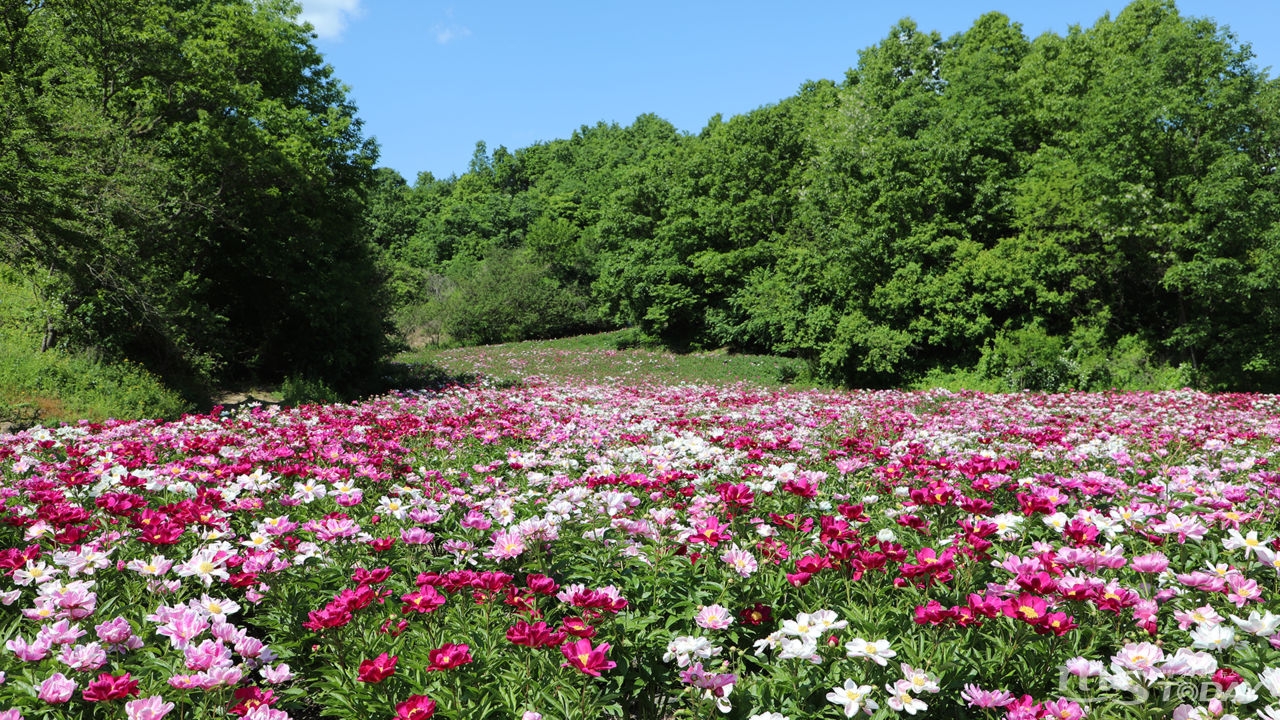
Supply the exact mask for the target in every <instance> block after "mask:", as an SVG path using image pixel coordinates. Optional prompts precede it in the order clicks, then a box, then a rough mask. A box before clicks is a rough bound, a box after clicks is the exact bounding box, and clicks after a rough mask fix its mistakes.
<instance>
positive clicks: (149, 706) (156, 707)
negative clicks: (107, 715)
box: [124, 695, 174, 720]
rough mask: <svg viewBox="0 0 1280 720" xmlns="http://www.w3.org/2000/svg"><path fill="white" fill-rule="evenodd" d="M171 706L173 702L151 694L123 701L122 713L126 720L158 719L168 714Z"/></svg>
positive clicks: (171, 708)
mask: <svg viewBox="0 0 1280 720" xmlns="http://www.w3.org/2000/svg"><path fill="white" fill-rule="evenodd" d="M173 707H174V706H173V703H171V702H165V701H164V698H162V697H160V696H159V695H152V696H151V697H148V698H143V699H141V700H131V701H129V702H127V703H125V704H124V713H125V716H126V717H127V718H128V720H160V718H163V717H164V716H165V715H168V714H169V711H170V710H173Z"/></svg>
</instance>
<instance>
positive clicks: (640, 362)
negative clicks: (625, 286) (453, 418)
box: [397, 330, 802, 387]
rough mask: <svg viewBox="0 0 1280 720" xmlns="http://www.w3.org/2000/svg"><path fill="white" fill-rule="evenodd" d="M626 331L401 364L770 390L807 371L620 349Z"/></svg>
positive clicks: (756, 358) (432, 353) (446, 353)
mask: <svg viewBox="0 0 1280 720" xmlns="http://www.w3.org/2000/svg"><path fill="white" fill-rule="evenodd" d="M626 332H627V331H625V330H619V331H615V332H607V333H600V334H597V335H580V336H577V337H571V338H562V339H559V340H541V341H533V342H521V343H509V344H505V345H486V346H482V347H465V348H453V349H434V348H424V349H422V350H418V351H414V352H409V353H404V354H402V355H400V356H399V357H398V358H397V360H399V361H400V362H429V363H435V364H437V365H439V366H441V367H442V368H444V369H445V370H447V371H448V372H450V373H463V372H474V373H479V374H482V375H485V376H488V377H492V378H495V379H524V378H529V377H533V376H540V377H545V378H558V379H568V378H573V379H579V380H583V381H587V382H605V383H615V382H617V383H640V382H657V383H682V382H688V383H710V384H726V383H734V382H749V383H753V384H756V385H762V386H766V387H778V386H781V385H784V384H786V383H785V382H783V381H784V379H787V378H794V377H796V376H797V375H798V374H799V372H800V370H801V369H802V364H801V363H800V361H799V360H795V359H791V358H782V357H772V356H768V355H730V354H727V353H722V352H713V353H693V354H689V355H675V354H672V353H668V352H660V351H655V350H644V349H639V348H632V349H625V350H619V349H617V348H618V343H619V340H620V338H623V337H625V333H626Z"/></svg>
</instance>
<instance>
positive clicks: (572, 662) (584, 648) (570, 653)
mask: <svg viewBox="0 0 1280 720" xmlns="http://www.w3.org/2000/svg"><path fill="white" fill-rule="evenodd" d="M560 652H561V653H562V654H563V655H564V656H565V658H566V659H567V660H568V661H569V662H565V663H560V666H561V667H572V668H577V669H579V670H581V671H582V672H584V673H586V674H588V675H592V676H595V677H600V671H601V670H612V669H613V668H615V667H617V663H613V662H609V659H608V658H607V657H605V656H606V654H607V653H608V652H609V643H600V645H599V647H595V648H593V647H591V641H590V640H588V639H586V638H582V639H580V640H578V641H576V642H571V643H565V644H564V645H562V646H560Z"/></svg>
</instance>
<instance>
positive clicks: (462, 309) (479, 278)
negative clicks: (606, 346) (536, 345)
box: [440, 251, 597, 345]
mask: <svg viewBox="0 0 1280 720" xmlns="http://www.w3.org/2000/svg"><path fill="white" fill-rule="evenodd" d="M440 313H441V320H442V327H443V330H444V331H445V332H447V333H448V334H449V335H450V336H451V337H453V338H455V339H458V340H461V341H463V342H467V343H472V344H477V345H488V344H492V343H501V342H512V341H517V340H527V339H537V338H546V337H555V336H557V335H570V334H573V333H575V332H577V331H580V330H581V329H583V328H590V327H592V326H593V325H596V324H597V320H596V317H595V314H594V313H593V312H592V308H591V307H590V305H589V303H588V301H587V300H586V298H585V297H583V296H582V294H581V293H580V292H578V291H577V289H576V288H574V287H571V286H568V287H567V286H565V285H562V284H561V283H560V281H559V280H557V279H556V278H555V277H554V276H552V275H551V274H550V273H549V272H548V269H547V267H546V266H544V265H541V264H539V263H538V262H537V261H536V260H535V259H534V258H533V257H532V256H531V254H530V253H528V252H527V251H496V252H492V253H490V254H489V255H488V257H486V258H485V259H484V260H483V261H482V262H480V263H478V264H477V266H476V267H475V268H474V270H472V271H471V272H470V273H468V274H467V275H466V276H464V277H462V278H461V279H459V280H458V281H457V283H456V285H455V287H454V288H453V289H452V291H451V292H449V293H448V295H446V296H445V297H444V299H443V300H442V301H441V307H440Z"/></svg>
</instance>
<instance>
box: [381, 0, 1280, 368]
mask: <svg viewBox="0 0 1280 720" xmlns="http://www.w3.org/2000/svg"><path fill="white" fill-rule="evenodd" d="M1251 59H1252V54H1251V52H1250V50H1249V46H1248V45H1247V44H1246V43H1242V42H1240V41H1239V39H1238V38H1237V37H1236V36H1235V35H1234V34H1233V33H1231V32H1230V31H1229V30H1227V29H1226V28H1223V27H1219V26H1218V25H1216V24H1215V23H1214V22H1213V21H1211V20H1209V19H1205V18H1194V17H1186V16H1183V15H1182V14H1181V13H1179V11H1178V9H1177V7H1176V5H1175V4H1174V3H1173V2H1172V1H1171V0H1136V1H1135V2H1133V3H1132V4H1130V5H1129V6H1128V7H1126V8H1125V9H1124V10H1123V11H1122V12H1120V13H1119V14H1118V15H1117V16H1115V17H1114V18H1112V17H1110V16H1104V17H1103V18H1101V19H1099V20H1098V21H1097V22H1096V23H1094V25H1093V26H1092V27H1080V26H1075V27H1072V28H1071V29H1070V31H1069V32H1068V33H1067V34H1066V35H1065V36H1059V35H1056V34H1053V33H1046V34H1044V35H1041V36H1039V37H1036V38H1029V37H1027V36H1026V35H1025V33H1024V32H1023V30H1022V27H1021V26H1020V25H1019V24H1018V23H1016V22H1013V21H1012V20H1011V19H1010V18H1008V17H1006V16H1004V15H1002V14H1000V13H989V14H987V15H984V16H982V17H981V18H979V19H978V20H977V21H976V22H975V23H974V25H973V26H972V27H971V28H970V29H968V30H967V31H965V32H963V33H958V34H956V35H954V36H952V37H950V38H943V37H942V36H941V35H939V34H938V33H936V32H925V31H923V30H921V29H920V28H918V27H917V26H916V24H915V23H914V22H913V21H911V20H910V19H904V20H903V21H901V22H899V23H898V24H897V25H895V26H894V27H892V28H891V29H890V30H889V33H888V35H887V36H886V37H885V39H884V40H883V41H881V42H880V43H878V44H877V45H875V46H873V47H870V48H867V49H865V50H863V51H862V52H861V53H860V55H859V58H858V63H857V64H856V66H854V67H853V68H851V69H850V70H849V72H848V73H847V74H846V76H845V78H844V79H843V81H842V82H839V83H835V82H832V81H825V80H824V81H815V82H806V83H804V84H803V85H802V86H801V88H800V90H799V92H797V93H796V95H794V96H792V97H788V98H785V99H783V100H781V101H780V102H778V103H775V104H771V105H765V106H762V107H760V108H759V109H757V110H755V111H752V112H750V113H746V114H744V115H739V116H735V117H732V118H729V119H727V120H725V119H723V118H721V117H719V116H717V117H715V118H712V119H711V122H710V123H709V124H708V125H707V127H706V128H704V129H703V130H702V131H701V133H699V134H697V135H686V134H682V133H678V132H675V131H674V129H672V128H670V126H669V125H667V124H665V123H663V122H662V121H661V120H659V119H657V118H655V117H653V116H643V117H641V118H639V119H638V120H637V121H636V123H635V124H633V125H632V126H630V127H626V128H620V127H618V126H616V125H612V126H609V125H604V124H601V125H597V126H596V127H586V126H584V127H583V128H582V129H581V130H580V131H579V132H576V133H574V135H573V137H572V138H571V139H569V140H557V141H554V142H550V143H542V144H538V145H534V146H532V147H529V148H524V149H520V150H516V151H514V152H508V151H506V150H505V149H503V148H499V150H498V151H497V152H495V153H494V154H493V155H492V156H491V157H490V156H489V155H487V153H486V152H485V150H484V148H483V147H481V149H480V150H479V151H478V154H477V160H476V161H475V162H473V163H472V167H471V169H470V170H469V172H467V173H466V174H464V175H462V176H461V177H456V178H450V179H448V180H446V181H438V180H435V179H434V178H431V179H430V182H428V183H425V184H423V183H419V185H418V186H416V187H415V188H414V190H413V191H412V192H409V193H406V194H405V195H404V197H406V198H411V197H418V198H421V199H422V200H421V202H419V203H418V204H417V205H416V207H418V208H420V214H419V215H418V217H419V221H418V223H419V224H418V229H417V231H416V232H415V233H414V234H413V235H412V236H411V237H409V238H407V239H405V240H404V241H403V242H401V244H400V247H401V249H402V252H401V254H400V256H399V257H400V259H401V260H402V261H403V262H405V263H409V264H411V265H415V266H416V267H420V268H424V269H425V270H427V271H429V272H445V270H444V267H445V265H447V264H448V263H450V262H457V261H458V258H460V257H467V258H470V259H471V260H470V261H469V262H473V263H474V262H481V261H483V259H484V258H485V257H486V255H487V253H489V252H491V251H493V250H495V249H505V250H511V249H513V248H525V249H527V250H528V251H529V253H528V258H530V262H536V263H541V264H543V265H544V266H545V267H547V268H551V269H553V274H555V273H559V275H558V276H559V277H561V278H562V279H566V280H567V279H572V280H573V282H575V283H577V285H576V286H575V287H576V288H577V289H578V291H579V292H583V293H586V294H587V296H588V298H589V300H590V302H591V303H592V304H593V306H594V307H595V308H596V310H597V312H598V313H599V319H600V322H604V323H610V324H613V325H615V326H624V325H630V326H634V327H637V328H639V329H640V330H642V331H643V332H644V333H647V334H649V335H652V336H654V337H656V338H658V339H660V340H661V341H662V342H663V343H665V344H666V345H667V346H669V347H673V348H689V349H699V348H703V349H706V348H719V347H725V346H727V347H730V348H737V349H742V350H755V351H770V352H779V353H786V354H792V355H796V356H799V357H802V358H804V359H805V360H806V361H808V363H809V367H810V369H811V372H812V374H813V376H814V377H815V378H817V379H821V380H825V381H828V382H833V383H838V384H846V385H855V386H885V385H895V384H901V383H903V382H907V381H910V380H912V379H916V378H921V377H924V376H926V375H927V374H929V373H931V372H938V371H939V370H954V369H963V368H969V369H973V370H976V371H980V372H983V373H987V374H988V375H991V374H996V375H999V374H1002V373H1003V374H1006V375H1008V374H1010V373H1013V374H1014V375H1016V378H1017V384H1021V385H1026V386H1036V387H1044V388H1046V389H1053V388H1056V387H1070V386H1075V387H1083V386H1087V385H1098V386H1102V385H1106V383H1108V382H1110V381H1112V380H1114V379H1115V374H1114V370H1115V368H1116V367H1117V363H1119V364H1123V363H1124V362H1130V364H1132V363H1133V362H1136V363H1138V364H1148V365H1151V366H1157V365H1158V366H1163V367H1168V368H1181V370H1180V371H1179V372H1181V375H1179V377H1184V378H1187V379H1195V380H1196V381H1197V382H1201V383H1203V384H1205V385H1206V386H1213V387H1231V388H1237V389H1264V388H1265V389H1277V388H1280V365H1277V362H1278V360H1277V358H1276V355H1275V353H1274V350H1273V348H1272V346H1273V344H1274V338H1275V337H1278V336H1280V205H1278V204H1277V203H1278V202H1280V193H1277V190H1280V188H1277V186H1276V183H1277V174H1276V166H1277V157H1278V151H1280V127H1278V126H1277V109H1278V108H1280V105H1278V103H1277V98H1278V93H1277V90H1278V85H1277V81H1276V80H1273V79H1270V78H1268V77H1267V75H1265V74H1264V73H1263V72H1262V71H1260V70H1259V69H1258V68H1257V67H1256V66H1255V65H1254V64H1253V63H1252V62H1251ZM428 198H431V200H430V201H428V200H427V199H428ZM409 202H411V201H409ZM431 203H437V204H435V205H432V204H431ZM462 275H463V276H465V275H466V273H465V272H463V273H462ZM1126 358H1127V360H1126Z"/></svg>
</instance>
